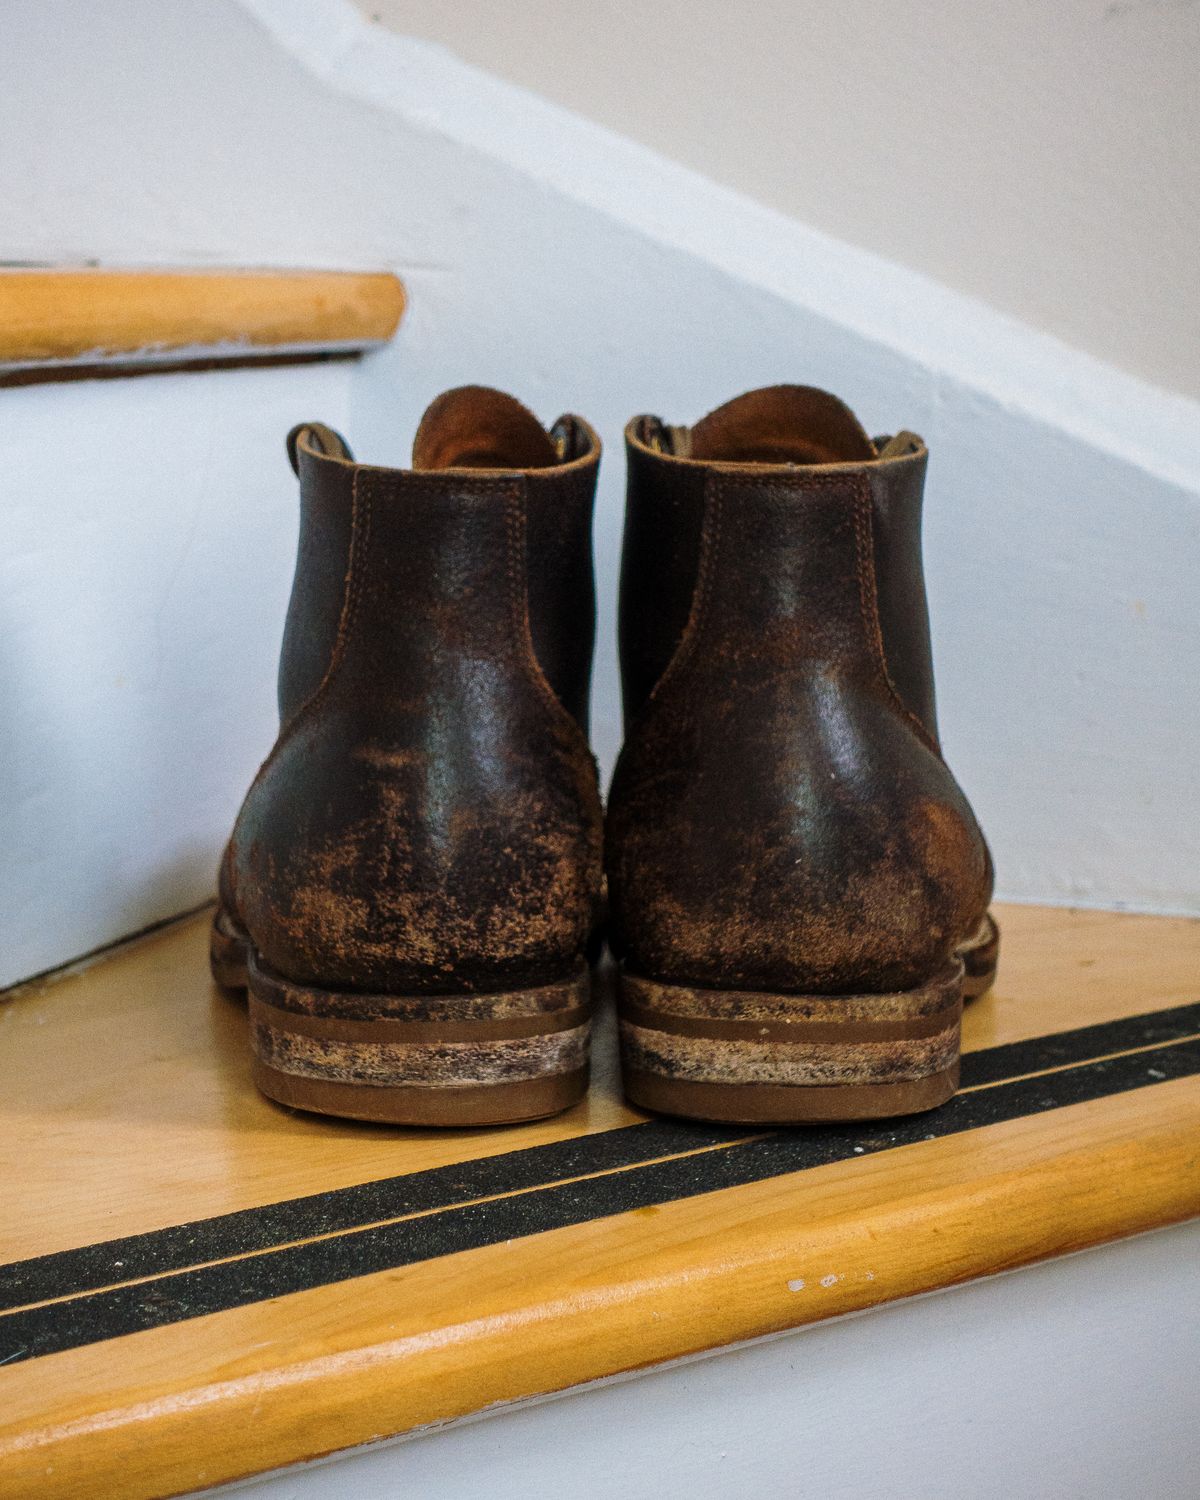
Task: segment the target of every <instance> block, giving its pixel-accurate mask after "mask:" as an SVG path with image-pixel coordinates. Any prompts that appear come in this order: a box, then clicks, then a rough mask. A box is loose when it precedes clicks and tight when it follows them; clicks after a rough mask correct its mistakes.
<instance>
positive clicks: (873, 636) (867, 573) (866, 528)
mask: <svg viewBox="0 0 1200 1500" xmlns="http://www.w3.org/2000/svg"><path fill="white" fill-rule="evenodd" d="M873 513H874V506H873V504H872V501H871V487H870V485H869V484H868V482H867V478H866V475H865V474H864V475H861V476H859V477H858V478H857V480H856V482H855V486H854V539H855V546H856V550H857V553H858V568H857V572H858V600H859V608H860V610H861V612H862V622H863V629H864V630H865V631H866V636H867V640H868V642H869V643H870V647H871V652H872V655H873V657H874V666H875V670H876V672H877V673H878V675H879V679H880V682H881V684H882V685H883V687H884V688H885V689H886V690H887V694H888V697H889V698H890V699H891V701H892V705H893V707H895V708H896V709H897V710H898V711H899V712H900V713H901V714H902V715H903V717H904V719H905V720H906V721H907V722H908V723H909V724H910V725H911V726H912V728H913V729H915V730H916V732H917V734H918V736H919V737H920V739H921V743H922V744H924V745H926V746H927V747H928V748H929V749H930V750H932V751H933V752H934V753H935V754H939V753H940V752H939V751H938V747H937V744H936V742H935V741H934V739H933V737H932V736H931V735H930V733H929V731H928V729H926V728H925V725H924V724H923V723H922V722H921V720H920V719H919V718H918V717H917V716H916V714H915V713H913V711H912V709H911V708H909V706H908V704H907V703H905V701H904V699H903V698H901V696H900V694H899V692H898V690H897V688H896V684H895V683H894V682H893V681H892V675H891V673H890V672H889V671H888V666H887V654H886V652H885V651H884V647H883V625H882V623H881V621H880V618H879V580H878V578H877V576H876V572H875V536H874V515H873Z"/></svg>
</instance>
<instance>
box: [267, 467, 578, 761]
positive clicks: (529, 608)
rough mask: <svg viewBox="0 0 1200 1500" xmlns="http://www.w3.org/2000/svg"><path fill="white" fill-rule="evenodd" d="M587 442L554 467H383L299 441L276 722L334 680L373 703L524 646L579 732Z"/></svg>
mask: <svg viewBox="0 0 1200 1500" xmlns="http://www.w3.org/2000/svg"><path fill="white" fill-rule="evenodd" d="M597 456H598V455H597V454H596V453H594V452H593V453H592V454H590V455H588V456H587V457H585V458H584V460H583V461H581V462H575V463H572V464H570V465H568V466H564V468H562V469H561V470H542V471H531V472H529V473H527V474H526V473H496V474H494V475H492V474H484V475H481V474H467V473H464V472H462V471H452V470H420V471H412V470H389V469H380V468H372V467H369V466H366V465H360V464H354V463H350V462H346V461H344V460H339V459H335V458H330V457H327V456H325V455H323V454H320V453H317V452H314V451H313V450H312V449H311V448H306V447H305V446H303V445H301V447H300V451H299V474H300V481H301V516H300V536H299V545H298V549H297V562H296V573H295V578H294V581H293V587H292V595H291V601H290V604H289V608H288V616H287V623H286V627H285V631H284V641H283V649H282V652H281V656H280V668H279V710H280V721H281V723H282V724H285V725H286V724H287V723H288V722H289V720H291V719H292V717H293V716H294V715H295V714H297V713H298V712H299V711H300V709H301V708H303V707H304V705H305V704H306V703H307V702H308V701H309V700H310V699H311V698H312V697H313V696H314V695H315V694H316V693H317V692H318V691H329V690H330V687H331V685H332V678H333V677H334V676H336V677H337V678H338V679H339V682H340V685H341V690H348V691H351V692H354V693H356V694H360V695H362V698H363V702H364V706H367V705H374V707H375V708H376V710H377V711H382V708H383V705H384V704H385V703H386V702H388V701H391V702H394V703H406V702H407V703H409V704H410V705H411V704H412V703H413V701H414V695H416V696H424V697H426V698H429V699H430V701H433V700H434V699H436V698H437V697H438V695H439V692H440V691H442V690H443V689H445V688H446V687H447V686H448V683H445V682H440V679H441V678H444V677H445V676H446V674H447V673H448V672H451V671H453V672H454V673H455V674H458V673H460V672H464V671H465V672H466V673H467V674H468V675H470V673H471V672H472V671H475V672H476V674H478V671H479V670H480V669H481V668H483V667H484V666H485V665H486V664H489V663H490V664H491V666H492V667H493V669H499V668H501V667H502V664H503V662H504V660H505V659H506V658H507V659H509V660H515V659H517V658H519V657H520V655H521V653H522V652H523V651H525V652H528V651H529V649H530V648H532V652H533V655H534V658H535V660H536V664H537V667H538V668H540V670H541V672H542V673H543V674H544V676H545V678H546V680H547V682H548V684H549V686H550V688H551V690H552V692H553V693H554V695H555V696H556V697H557V698H558V700H559V701H560V702H561V704H562V705H563V706H564V707H565V708H566V710H567V712H568V713H570V714H571V716H572V717H573V718H574V719H575V721H576V722H577V723H578V724H579V726H580V728H581V729H583V730H584V731H585V732H586V729H587V711H588V691H589V686H590V674H591V658H592V650H593V644H594V632H595V592H594V584H593V579H592V558H591V521H592V506H593V495H594V488H595V478H596V467H597Z"/></svg>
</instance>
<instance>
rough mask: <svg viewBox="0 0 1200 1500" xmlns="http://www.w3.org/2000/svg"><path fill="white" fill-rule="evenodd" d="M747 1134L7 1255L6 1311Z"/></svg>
mask: <svg viewBox="0 0 1200 1500" xmlns="http://www.w3.org/2000/svg"><path fill="white" fill-rule="evenodd" d="M1197 1031H1200V1004H1196V1005H1180V1006H1176V1007H1174V1008H1173V1009H1170V1010H1160V1011H1152V1012H1150V1013H1148V1014H1146V1015H1141V1016H1126V1017H1123V1018H1122V1019H1121V1020H1118V1021H1108V1022H1104V1023H1102V1024H1100V1025H1097V1026H1081V1027H1077V1028H1076V1029H1075V1030H1073V1031H1062V1032H1057V1033H1055V1034H1053V1035H1051V1036H1040V1037H1033V1038H1032V1039H1030V1040H1029V1041H1024V1042H1012V1043H1010V1044H1008V1045H1006V1046H1001V1047H989V1048H987V1049H986V1050H984V1051H982V1052H972V1053H968V1054H967V1055H966V1056H964V1058H963V1061H962V1086H963V1087H964V1088H967V1087H969V1086H970V1085H972V1084H978V1083H991V1082H994V1081H996V1080H997V1079H1002V1078H1016V1077H1019V1076H1020V1075H1021V1074H1023V1073H1033V1072H1036V1071H1038V1070H1039V1069H1042V1068H1053V1067H1063V1066H1066V1065H1069V1064H1071V1063H1075V1062H1080V1061H1083V1060H1086V1059H1089V1058H1095V1057H1103V1056H1104V1055H1105V1054H1106V1053H1109V1052H1120V1051H1122V1050H1124V1049H1126V1048H1129V1047H1145V1046H1150V1045H1152V1044H1154V1043H1158V1042H1167V1041H1175V1040H1178V1039H1179V1038H1181V1037H1185V1036H1190V1035H1193V1034H1194V1033H1196V1032H1197ZM751 1133H752V1132H751V1131H749V1130H746V1129H741V1128H733V1129H731V1128H726V1127H721V1126H711V1125H697V1124H691V1123H687V1122H684V1121H680V1120H674V1121H672V1120H652V1121H649V1122H647V1123H646V1124H642V1125H626V1126H622V1127H620V1128H618V1129H615V1130H605V1131H598V1132H597V1133H595V1134H593V1135H586V1136H580V1137H577V1138H576V1139H573V1140H566V1141H554V1142H551V1143H549V1144H547V1145H543V1146H531V1147H526V1148H524V1149H523V1150H519V1151H506V1152H503V1153H501V1154H500V1155H498V1156H487V1157H482V1158H478V1159H476V1160H471V1161H462V1162H455V1163H453V1164H452V1165H450V1166H446V1167H435V1168H432V1169H430V1170H428V1171H424V1172H414V1173H411V1174H408V1175H406V1176H402V1177H387V1178H383V1179H381V1180H379V1181H375V1182H366V1183H362V1184H361V1185H358V1186H355V1187H348V1188H336V1189H333V1190H331V1191H329V1192H326V1193H314V1194H311V1195H308V1196H306V1197H303V1198H291V1199H288V1200H285V1201H284V1202H282V1203H270V1204H265V1205H263V1206H262V1207H256V1208H247V1209H242V1210H239V1211H238V1212H235V1213H229V1214H219V1215H216V1216H214V1217H212V1218H208V1219H197V1220H194V1221H193V1222H191V1223H188V1224H178V1225H172V1226H171V1227H169V1228H166V1229H155V1230H150V1231H148V1232H146V1233H144V1234H133V1235H126V1236H124V1237H122V1238H120V1239H112V1240H102V1241H101V1242H99V1243H98V1244H94V1245H84V1246H81V1247H80V1248H79V1249H77V1250H63V1251H58V1252H56V1253H54V1254H51V1255H38V1256H33V1257H31V1258H30V1259H28V1260H19V1261H12V1262H10V1263H9V1264H8V1265H0V1312H3V1311H4V1310H6V1309H9V1308H14V1307H23V1306H25V1304H26V1303H29V1302H41V1301H44V1300H45V1299H47V1298H50V1297H71V1296H76V1295H77V1294H79V1293H81V1292H88V1291H95V1290H98V1289H100V1288H103V1287H110V1286H112V1285H113V1284H114V1283H115V1282H119V1281H134V1280H137V1279H139V1278H141V1277H145V1276H158V1275H160V1274H161V1273H163V1272H164V1271H181V1270H184V1269H186V1268H187V1267H189V1266H198V1265H202V1264H204V1263H205V1262H206V1261H212V1260H223V1259H225V1258H227V1257H231V1256H238V1255H247V1254H251V1253H253V1252H255V1251H260V1250H267V1249H270V1248H271V1247H273V1246H276V1245H285V1244H288V1243H289V1242H291V1241H294V1240H303V1239H310V1238H312V1237H313V1236H315V1235H320V1234H332V1233H336V1232H338V1231H340V1230H345V1229H354V1228H358V1227H359V1226H361V1225H364V1224H372V1223H377V1222H378V1221H379V1220H380V1219H394V1218H399V1217H401V1216H402V1215H404V1214H411V1213H420V1212H423V1211H427V1210H429V1209H438V1208H451V1207H453V1206H454V1205H455V1204H459V1203H465V1202H467V1201H469V1200H470V1199H472V1198H482V1197H486V1196H489V1195H493V1194H498V1193H510V1192H516V1191H520V1190H521V1189H523V1188H529V1187H541V1186H543V1185H545V1184H548V1183H551V1182H556V1181H559V1180H561V1179H562V1178H564V1177H576V1176H580V1175H582V1174H583V1173H590V1172H603V1171H607V1170H611V1169H612V1168H615V1167H629V1166H636V1165H637V1164H639V1163H641V1162H645V1161H649V1160H652V1159H653V1158H654V1157H659V1156H671V1155H674V1154H677V1153H679V1152H682V1151H694V1150H698V1149H701V1148H703V1147H705V1146H712V1145H717V1144H720V1143H722V1142H726V1141H732V1140H738V1139H740V1138H741V1137H743V1136H745V1135H748V1134H751Z"/></svg>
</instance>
